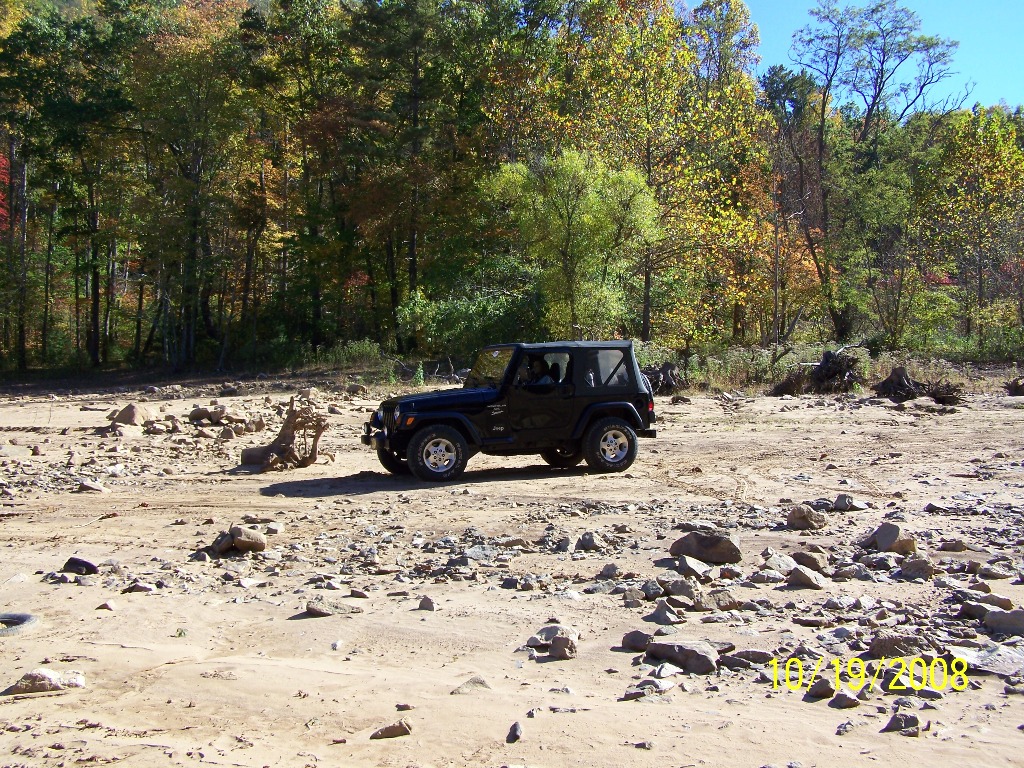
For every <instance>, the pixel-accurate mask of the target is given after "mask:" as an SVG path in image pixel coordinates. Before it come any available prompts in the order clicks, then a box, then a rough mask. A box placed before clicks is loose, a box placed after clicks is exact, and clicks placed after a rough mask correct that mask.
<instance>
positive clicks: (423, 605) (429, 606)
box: [417, 595, 437, 611]
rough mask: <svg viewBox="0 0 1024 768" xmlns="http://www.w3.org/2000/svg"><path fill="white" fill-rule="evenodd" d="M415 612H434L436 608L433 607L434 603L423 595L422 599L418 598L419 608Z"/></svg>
mask: <svg viewBox="0 0 1024 768" xmlns="http://www.w3.org/2000/svg"><path fill="white" fill-rule="evenodd" d="M417 610H419V611H436V610H437V606H435V605H434V601H433V600H432V599H430V598H429V597H427V596H426V595H424V596H423V597H421V598H420V604H419V607H418V608H417Z"/></svg>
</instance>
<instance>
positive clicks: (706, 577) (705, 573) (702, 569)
mask: <svg viewBox="0 0 1024 768" xmlns="http://www.w3.org/2000/svg"><path fill="white" fill-rule="evenodd" d="M676 570H677V571H679V573H680V574H682V575H683V576H686V577H688V578H691V579H696V580H697V581H703V582H707V581H711V566H710V565H708V564H707V563H704V562H701V561H700V560H698V559H697V558H695V557H689V556H687V555H683V556H682V557H680V558H679V562H678V563H677V564H676Z"/></svg>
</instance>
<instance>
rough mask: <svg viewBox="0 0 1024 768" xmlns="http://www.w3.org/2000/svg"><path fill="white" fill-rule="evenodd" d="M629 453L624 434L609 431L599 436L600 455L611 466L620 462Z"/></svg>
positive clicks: (615, 430) (627, 441)
mask: <svg viewBox="0 0 1024 768" xmlns="http://www.w3.org/2000/svg"><path fill="white" fill-rule="evenodd" d="M627 453H629V440H628V439H626V435H625V433H624V432H622V431H621V430H618V429H609V430H608V431H607V432H605V433H604V434H603V435H601V455H602V456H604V458H605V460H606V461H609V462H611V463H613V464H615V463H618V462H620V461H622V460H623V459H624V458H626V454H627Z"/></svg>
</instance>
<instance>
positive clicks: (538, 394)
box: [508, 348, 576, 445]
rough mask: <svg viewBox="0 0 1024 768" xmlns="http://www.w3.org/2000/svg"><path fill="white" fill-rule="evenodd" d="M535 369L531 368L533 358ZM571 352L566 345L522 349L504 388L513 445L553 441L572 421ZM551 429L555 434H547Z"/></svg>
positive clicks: (560, 435) (573, 390) (573, 391)
mask: <svg viewBox="0 0 1024 768" xmlns="http://www.w3.org/2000/svg"><path fill="white" fill-rule="evenodd" d="M538 360H539V361H543V366H537V367H536V368H539V370H540V372H541V373H542V375H541V376H540V378H539V380H538V376H537V370H534V371H532V372H531V366H532V365H533V364H534V363H536V361H538ZM572 368H573V366H572V356H571V355H570V353H569V350H568V349H564V350H562V349H543V350H531V349H529V348H527V349H525V350H523V354H522V356H521V357H520V359H519V361H518V370H517V371H516V372H515V374H514V376H513V379H512V384H511V386H510V387H509V390H508V416H509V424H510V426H511V428H512V432H513V434H514V435H515V437H516V440H515V442H516V444H517V445H534V444H538V443H548V442H557V441H558V440H559V439H561V438H562V437H564V435H562V434H560V432H561V431H562V430H566V429H568V428H569V426H570V425H571V424H572V420H573V408H574V405H575V398H574V395H575V389H576V388H575V385H574V384H573V371H572ZM552 430H555V431H556V434H549V433H550V432H551V431H552Z"/></svg>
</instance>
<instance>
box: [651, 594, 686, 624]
mask: <svg viewBox="0 0 1024 768" xmlns="http://www.w3.org/2000/svg"><path fill="white" fill-rule="evenodd" d="M647 619H648V620H650V621H653V622H654V623H655V624H667V625H671V624H685V623H686V618H685V617H683V616H680V615H679V614H678V613H676V611H675V609H674V608H672V606H670V605H669V604H668V601H667V600H659V601H658V602H657V604H656V606H655V608H654V611H652V612H651V613H650V614H649V615H648V616H647Z"/></svg>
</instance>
